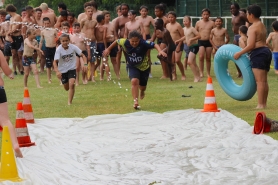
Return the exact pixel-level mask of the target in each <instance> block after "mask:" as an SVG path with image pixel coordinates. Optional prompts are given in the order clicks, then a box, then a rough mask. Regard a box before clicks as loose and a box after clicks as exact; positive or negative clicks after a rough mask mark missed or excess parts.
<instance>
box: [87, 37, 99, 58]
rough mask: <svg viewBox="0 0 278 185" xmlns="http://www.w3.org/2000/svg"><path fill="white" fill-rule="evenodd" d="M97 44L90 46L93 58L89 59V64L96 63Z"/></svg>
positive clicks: (93, 43)
mask: <svg viewBox="0 0 278 185" xmlns="http://www.w3.org/2000/svg"><path fill="white" fill-rule="evenodd" d="M96 46H97V45H96V42H91V44H90V51H91V58H88V62H95V61H96V56H97V55H96V51H97V48H96Z"/></svg>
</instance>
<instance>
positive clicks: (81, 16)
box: [77, 1, 92, 23]
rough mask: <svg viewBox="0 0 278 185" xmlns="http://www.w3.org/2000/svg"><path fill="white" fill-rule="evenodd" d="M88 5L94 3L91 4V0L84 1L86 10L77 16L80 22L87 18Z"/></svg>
mask: <svg viewBox="0 0 278 185" xmlns="http://www.w3.org/2000/svg"><path fill="white" fill-rule="evenodd" d="M88 6H92V5H91V1H89V2H85V3H84V5H83V7H84V12H83V13H81V14H79V15H78V17H77V22H79V23H80V22H81V20H82V19H85V18H86V17H87V15H86V7H88Z"/></svg>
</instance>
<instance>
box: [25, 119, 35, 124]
mask: <svg viewBox="0 0 278 185" xmlns="http://www.w3.org/2000/svg"><path fill="white" fill-rule="evenodd" d="M26 123H31V124H33V123H35V120H26Z"/></svg>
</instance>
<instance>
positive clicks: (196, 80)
mask: <svg viewBox="0 0 278 185" xmlns="http://www.w3.org/2000/svg"><path fill="white" fill-rule="evenodd" d="M201 81H202V79H201V78H195V79H194V82H201Z"/></svg>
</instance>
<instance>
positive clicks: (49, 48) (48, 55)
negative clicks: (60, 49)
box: [39, 17, 57, 83]
mask: <svg viewBox="0 0 278 185" xmlns="http://www.w3.org/2000/svg"><path fill="white" fill-rule="evenodd" d="M43 24H44V27H45V29H44V30H42V31H41V40H40V45H39V48H40V49H42V46H43V44H44V41H45V52H44V53H45V60H46V72H47V79H48V83H51V68H52V67H53V60H54V55H55V51H56V41H55V40H56V38H57V31H56V29H54V28H53V27H51V26H50V25H51V23H50V19H49V18H48V17H44V18H43Z"/></svg>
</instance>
